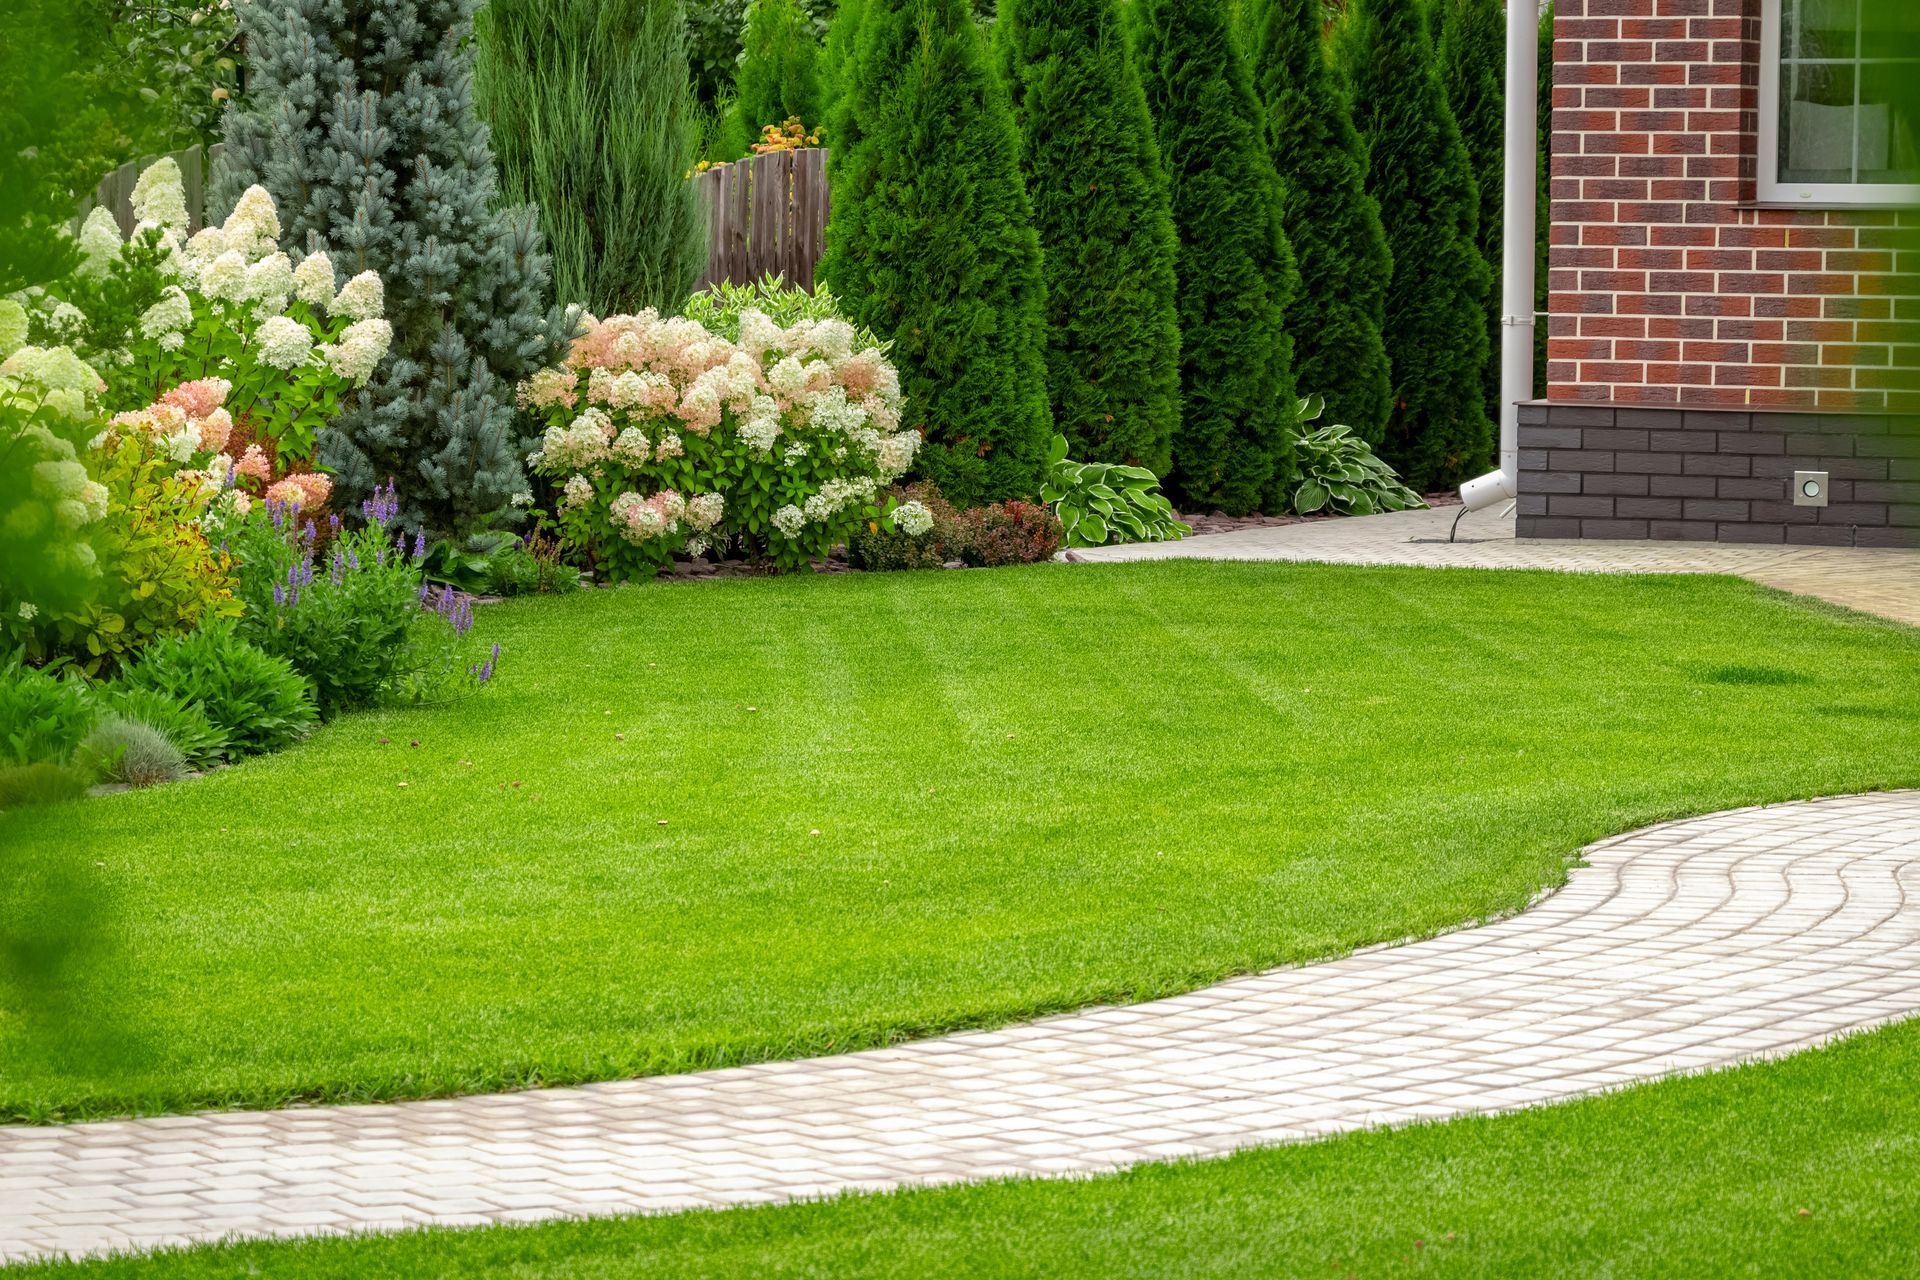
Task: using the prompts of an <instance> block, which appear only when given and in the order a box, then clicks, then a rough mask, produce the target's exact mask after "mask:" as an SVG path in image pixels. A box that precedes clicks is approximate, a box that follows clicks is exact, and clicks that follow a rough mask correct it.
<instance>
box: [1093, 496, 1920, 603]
mask: <svg viewBox="0 0 1920 1280" xmlns="http://www.w3.org/2000/svg"><path fill="white" fill-rule="evenodd" d="M1459 514H1460V508H1458V507H1435V508H1433V509H1431V510H1422V511H1396V512H1393V513H1391V514H1388V515H1378V516H1360V517H1356V518H1352V519H1346V520H1320V521H1315V522H1312V523H1308V524H1290V525H1278V526H1275V527H1271V528H1263V529H1242V530H1239V531H1238V532H1235V533H1214V534H1207V535H1204V536H1202V537H1197V538H1183V539H1182V540H1180V541H1179V542H1151V543H1142V544H1135V545H1132V546H1124V547H1091V548H1085V549H1082V550H1077V551H1071V552H1068V553H1066V557H1065V558H1067V559H1069V560H1073V561H1076V562H1112V561H1120V560H1194V559H1198V560H1287V561H1315V562H1319V563H1324V564H1383V565H1419V566H1427V567H1430V568H1462V569H1559V570H1567V571H1572V572H1582V573H1728V574H1738V575H1740V576H1742V577H1746V578H1751V579H1753V580H1754V581H1755V582H1759V583H1762V584H1764V585H1766V586H1770V587H1775V588H1778V589H1779V590H1781V591H1791V592H1794V593H1796V594H1799V595H1809V596H1815V597H1817V598H1819V599H1822V600H1825V601H1827V602H1828V603H1830V604H1837V605H1842V606H1844V607H1846V608H1849V609H1859V610H1862V611H1864V612H1867V613H1878V614H1881V615H1883V616H1885V617H1889V618H1893V619H1895V620H1897V621H1900V622H1905V623H1908V624H1909V625H1912V626H1920V550H1902V549H1897V548H1891V547H1884V548H1883V547H1873V548H1866V547H1861V548H1853V547H1789V546H1748V545H1742V544H1734V543H1719V542H1653V541H1644V542H1602V541H1596V540H1584V539H1583V540H1580V541H1561V540H1556V539H1547V538H1524V539H1522V538H1516V537H1514V533H1513V529H1514V520H1513V517H1512V516H1502V515H1500V514H1499V513H1498V509H1489V510H1486V511H1476V512H1474V513H1473V514H1471V515H1468V516H1465V517H1462V518H1460V524H1459V529H1458V540H1457V541H1454V542H1448V541H1447V536H1448V533H1449V530H1450V528H1451V526H1452V525H1453V522H1454V520H1455V518H1456V517H1458V516H1459Z"/></svg>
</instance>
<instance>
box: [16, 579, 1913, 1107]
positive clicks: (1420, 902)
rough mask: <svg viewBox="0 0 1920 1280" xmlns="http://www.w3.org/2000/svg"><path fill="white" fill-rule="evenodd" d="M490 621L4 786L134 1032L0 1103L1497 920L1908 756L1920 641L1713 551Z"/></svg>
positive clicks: (1037, 999) (786, 583)
mask: <svg viewBox="0 0 1920 1280" xmlns="http://www.w3.org/2000/svg"><path fill="white" fill-rule="evenodd" d="M481 625H482V627H483V628H484V629H485V630H486V632H487V633H489V634H490V635H492V636H493V637H494V638H497V639H499V640H500V641H501V642H502V643H503V644H504V645H505V646H506V654H505V657H504V658H503V663H502V674H501V677H500V679H499V680H498V681H497V682H496V686H495V687H494V688H493V689H492V690H491V691H490V692H489V693H488V694H487V695H486V696H484V697H480V698H477V699H474V700H472V701H469V702H466V703H463V704H461V705H459V706H457V707H454V708H451V709H433V710H422V711H413V712H404V713H381V714H373V715H364V716H357V717H352V718H348V719H344V720H342V721H340V722H338V723H336V724H333V725H331V726H329V727H328V728H327V729H325V730H324V731H322V732H321V733H319V734H317V735H316V736H315V737H314V738H312V739H311V740H309V741H308V742H306V743H305V744H303V745H301V746H300V747H298V748H296V749H294V750H292V751H289V752H286V753H283V754H281V755H277V756H273V757H269V758H264V759H260V760H257V761H253V762H250V763H248V764H245V765H243V766H241V767H239V768H235V769H231V770H228V771H225V772H222V773H220V774H217V775H215V776H213V777H210V778H207V779H205V780H202V781H198V782H193V783H188V784H182V785H178V786H172V787H167V788H163V789H159V790H156V791H152V792H147V793H143V794H127V795H120V796H114V797H110V798H104V799H96V800H91V801H87V802H84V803H81V804H77V805H69V806H63V807H59V808H49V809H41V810H29V811H23V812H20V813H16V814H10V815H6V816H0V848H5V849H6V850H7V856H8V857H9V858H12V859H15V860H17V861H16V865H21V866H24V867H25V868H26V869H28V870H31V869H32V867H33V865H34V864H35V863H37V862H44V861H50V860H52V859H54V858H55V857H56V856H57V855H59V854H61V853H69V854H77V855H78V857H79V860H80V871H81V873H82V874H83V875H84V876H85V877H89V878H90V881H91V883H92V884H94V885H96V886H98V887H99V888H101V889H102V890H104V893H105V900H104V902H103V904H102V907H101V910H100V913H99V919H100V921H101V922H102V923H103V925H104V926H105V934H104V936H105V938H106V942H105V944H104V945H103V948H102V950H101V951H100V952H99V953H98V954H97V955H96V956H95V957H94V963H93V964H91V965H90V966H88V967H86V968H84V969H82V970H80V971H79V976H78V978H77V979H76V981H78V982H80V983H81V984H82V987H83V989H82V990H81V991H80V997H81V999H82V1001H83V1003H81V1004H80V1005H78V1006H73V1007H72V1009H71V1014H72V1016H69V1017H66V1018H63V1019H62V1020H61V1021H60V1025H62V1026H64V1027H68V1028H93V1029H96V1030H97V1029H99V1028H103V1027H105V1028H112V1029H114V1030H115V1031H117V1032H118V1033H119V1034H120V1036H121V1046H122V1047H123V1048H124V1050H125V1053H124V1054H123V1055H122V1056H123V1057H124V1058H125V1060H126V1065H124V1066H123V1067H122V1068H121V1069H119V1070H115V1071H109V1070H107V1069H106V1068H104V1067H103V1066H101V1065H100V1064H99V1062H97V1061H96V1060H95V1059H92V1058H89V1057H86V1056H85V1055H82V1054H79V1053H73V1052H65V1050H68V1049H71V1048H72V1047H73V1045H74V1044H82V1043H83V1042H84V1041H85V1037H84V1036H81V1035H80V1034H79V1032H77V1031H76V1032H75V1033H74V1036H75V1039H74V1040H73V1042H72V1043H68V1044H58V1043H57V1044H53V1045H51V1046H50V1045H49V1044H47V1043H45V1042H44V1041H40V1040H28V1039H27V1038H25V1037H22V1036H21V1035H19V1034H17V1025H16V1024H15V1023H12V1022H0V1034H4V1033H5V1032H6V1031H7V1030H8V1029H9V1028H11V1029H12V1030H13V1031H14V1032H15V1033H14V1034H10V1035H6V1038H5V1042H4V1043H3V1044H0V1114H5V1115H11V1116H20V1117H26V1118H34V1119H47V1118H59V1117H67V1118H71V1117H75V1116H80V1115H100V1114H109V1113H118V1112H124V1111H126V1110H129V1109H141V1110H168V1109H182V1108H189V1107H198V1106H207V1105H231V1104H246V1105H272V1104H276V1103H284V1102H288V1101H292V1100H295V1099H319V1100H345V1099H365V1098H390V1097H402V1096H413V1095H421V1094H436V1093H448V1092H456V1091H472V1090H487V1089H499V1088H503V1087H508V1086H511V1085H516V1084H524V1083H528V1082H534V1081H548V1082H560V1081H573V1080H583V1079H593V1078H607V1077H617V1076H628V1075H635V1074H641V1073H649V1072H667V1071H685V1070H691V1069H695V1068H700V1067H708V1066H714V1065H718V1064H723V1063H735V1062H742V1061H751V1060H755V1059H764V1058H771V1057H787V1056H798V1055H805V1054H815V1053H822V1052H829V1051H835V1050H844V1049H850V1048H857V1047H861V1046H867V1045H873V1044H878V1043H883V1042H886V1041H890V1040H896V1039H900V1038H902V1037H907V1036H917V1035H925V1034H929V1033H932V1032H936V1031H941V1030H946V1029H950V1028H956V1027H965V1026H978V1025H982V1024H989V1023H997V1022H1004V1021H1007V1020H1010V1019H1018V1018H1024V1017H1028V1016H1031V1015H1033V1014H1036V1013H1039V1012H1042V1011H1046V1010H1053V1009H1060V1008H1064V1007H1068V1006H1073V1005H1081V1004H1086V1003H1089V1002H1093V1001H1104V1000H1132V999H1139V998H1143V997H1148V996H1154V995H1159V994H1163V993H1167V992H1172V991H1176V990H1180V989H1183V988H1191V987H1195V986H1199V985H1202V984H1204V983H1207V982H1209V981H1212V980H1214V979H1216V978H1219V977H1221V976H1223V975H1226V974H1230V973H1235V972H1240V971H1246V970H1252V969H1259V968H1263V967H1267V966H1271V965H1275V964H1280V963H1286V962H1292V961H1301V960H1308V959H1312V958H1316V957H1322V956H1326V955H1330V954H1333V953H1336V952H1340V951H1343V950H1345V949H1347V948H1350V947H1353V946H1356V945H1360V944H1364V943H1369V942H1375V941H1379V940H1382V939H1391V938H1397V937H1402V936H1406V935H1413V934H1422V933H1427V932H1431V931H1433V930H1437V929H1442V928H1446V927H1448V926H1451V925H1455V924H1458V923H1460V922H1462V921H1466V920H1471V919H1475V918H1478V917H1482V916H1486V915H1491V914H1496V913H1502V912H1508V911H1512V910H1514V909H1516V908H1518V907H1520V906H1521V905H1523V904H1524V903H1525V902H1526V901H1527V900H1528V898H1529V897H1530V896H1531V895H1533V894H1534V893H1536V892H1537V891H1538V890H1539V889H1540V888H1541V887H1543V886H1547V885H1552V884H1554V883H1556V882H1558V881H1559V880H1560V879H1561V878H1562V877H1563V876H1564V873H1565V867H1566V865H1567V858H1568V855H1569V854H1570V853H1571V852H1572V851H1574V850H1575V849H1577V848H1579V847H1580V846H1581V845H1583V844H1585V843H1587V842H1589V841H1591V840H1594V839H1596V838H1599V837H1601V836H1605V835H1609V834H1611V833H1614V832H1617V831H1622V830H1626V829H1629V828H1633V827H1638V826H1641V825H1644V824H1646V823H1649V822H1653V821H1657V820H1660V819H1664V818H1670V817H1674V816H1677V815H1682V814H1690V813H1701V812H1709V811H1712V810H1717V809H1724V808H1728V807H1732V806H1736V805H1742V804H1749V803H1753V802H1757V801H1770V800H1786V799H1793V798H1798V797H1804V796H1809V795H1816V794H1822V793H1833V792H1846V791H1857V790H1865V789H1873V788H1884V787H1895V786H1915V785H1920V678H1916V677H1917V675H1920V632H1915V631H1912V630H1909V629H1904V628H1900V627H1897V626H1895V625H1893V624H1889V623H1882V622H1879V621H1876V620H1872V619H1867V618H1864V617H1860V616H1856V615H1848V614H1843V613H1841V612H1839V611H1836V610H1833V609H1829V608H1826V607H1823V606H1818V605H1814V604H1810V603H1807V602H1804V601H1800V600H1794V599H1790V598H1788V597H1784V596H1780V595H1777V594H1774V593H1771V592H1768V591H1765V590H1762V589H1760V588H1757V587H1754V586H1752V585H1750V584H1747V583H1745V582H1741V581H1736V580H1727V579H1710V578H1679V577H1644V578H1606V577H1594V576H1561V575H1551V574H1522V573H1472V572H1458V571H1447V572H1437V571H1427V570H1380V569H1354V568H1332V567H1311V566H1279V565H1239V566H1235V565H1219V564H1195V563H1166V564H1154V565H1123V566H1098V567H1096V566H1081V567H1066V566H1037V567H1034V568H1030V569H1019V570H996V571H993V572H977V573H957V574H956V573H944V574H942V573H934V574H896V575H866V576H848V577H838V576H836V577H823V578H811V577H796V578H787V579H780V580H736V581H726V582H715V583H702V584H682V585H653V586H647V587H636V588H631V589H626V590H621V591H617V592H593V593H588V594H585V595H581V596H576V597H572V598H565V599H542V600H532V601H526V602H520V603H512V604H507V605H502V606H499V607H497V608H490V609H488V610H486V611H485V612H484V613H483V615H482V622H481ZM416 740H417V743H418V745H413V743H414V742H415V741H416ZM403 784H404V785H403ZM662 824H664V825H662ZM816 832H817V834H815V833H816ZM33 883H35V880H34V878H33V877H32V876H25V877H23V876H20V875H13V876H9V877H7V878H6V887H4V888H0V924H7V923H16V924H17V923H18V921H17V919H16V920H14V921H11V922H9V921H7V920H5V919H4V917H6V916H8V915H11V916H14V917H18V916H19V915H20V914H21V913H23V912H26V911H31V910H37V909H38V908H37V907H36V906H35V903H34V899H33V898H32V895H31V894H26V893H23V891H22V890H20V889H19V888H18V887H17V886H18V885H20V884H28V885H31V884H33Z"/></svg>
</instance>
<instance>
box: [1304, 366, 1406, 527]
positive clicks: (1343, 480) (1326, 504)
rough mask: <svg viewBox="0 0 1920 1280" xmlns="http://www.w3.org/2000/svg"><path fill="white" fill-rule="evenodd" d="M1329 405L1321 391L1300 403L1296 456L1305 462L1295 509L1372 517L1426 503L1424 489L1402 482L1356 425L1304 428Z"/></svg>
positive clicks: (1338, 424) (1312, 512) (1335, 424)
mask: <svg viewBox="0 0 1920 1280" xmlns="http://www.w3.org/2000/svg"><path fill="white" fill-rule="evenodd" d="M1325 408H1326V402H1325V401H1324V400H1323V399H1322V398H1321V397H1320V396H1317V395H1314V396H1309V397H1308V398H1306V399H1305V400H1302V401H1301V402H1300V405H1299V411H1298V412H1299V421H1300V423H1301V426H1302V431H1301V433H1300V435H1299V437H1298V438H1297V439H1296V440H1295V441H1294V446H1293V456H1294V458H1295V460H1296V461H1298V463H1299V464H1300V483H1299V484H1297V485H1296V486H1294V490H1293V509H1294V510H1295V511H1297V512H1298V513H1299V514H1301V515H1303V516H1310V515H1313V514H1314V513H1315V512H1318V511H1332V512H1335V513H1336V514H1339V515H1343V516H1370V515H1373V514H1375V513H1376V512H1381V511H1405V510H1407V509H1408V508H1410V507H1424V506H1426V505H1427V504H1426V501H1425V500H1424V499H1423V498H1421V496H1420V495H1419V494H1417V493H1415V492H1414V491H1413V490H1411V489H1409V488H1407V486H1406V485H1404V484H1402V483H1400V477H1399V475H1398V474H1397V473H1396V472H1395V471H1394V469H1393V468H1392V467H1390V466H1388V465H1387V464H1386V463H1384V462H1382V461H1381V460H1380V459H1379V458H1377V457H1375V456H1374V453H1373V450H1372V449H1371V448H1369V447H1368V445H1367V442H1366V441H1365V440H1362V439H1361V438H1360V437H1359V436H1358V435H1356V434H1354V431H1353V428H1351V427H1348V426H1344V425H1342V424H1341V423H1337V422H1334V423H1329V424H1327V425H1326V426H1324V427H1314V428H1312V429H1311V430H1307V429H1305V428H1306V426H1307V424H1309V423H1311V422H1313V421H1314V419H1316V418H1318V417H1319V416H1320V414H1321V412H1322V411H1323V410H1324V409H1325Z"/></svg>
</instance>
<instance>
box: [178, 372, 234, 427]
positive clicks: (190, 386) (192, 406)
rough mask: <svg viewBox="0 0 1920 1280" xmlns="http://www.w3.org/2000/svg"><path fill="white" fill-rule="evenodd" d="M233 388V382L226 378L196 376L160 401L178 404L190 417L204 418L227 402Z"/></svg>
mask: <svg viewBox="0 0 1920 1280" xmlns="http://www.w3.org/2000/svg"><path fill="white" fill-rule="evenodd" d="M232 390H233V384H232V383H231V382H228V381H227V380H226V379H225V378H195V379H194V380H193V381H192V382H183V383H181V384H180V385H179V386H177V387H175V388H173V389H172V390H171V391H168V392H167V393H166V394H165V395H163V396H161V397H160V401H161V403H163V404H170V405H175V406H178V407H179V408H180V409H181V410H182V411H183V412H184V413H185V414H186V415H187V416H188V417H189V418H204V417H206V416H207V415H208V414H210V413H212V412H213V411H214V410H215V409H218V408H219V407H220V406H221V405H222V404H225V403H226V399H227V393H228V392H229V391H232Z"/></svg>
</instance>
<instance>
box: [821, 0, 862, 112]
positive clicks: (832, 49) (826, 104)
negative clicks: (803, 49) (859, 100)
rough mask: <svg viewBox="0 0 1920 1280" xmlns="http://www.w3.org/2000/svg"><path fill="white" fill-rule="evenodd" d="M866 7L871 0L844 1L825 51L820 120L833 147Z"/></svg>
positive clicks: (831, 28) (822, 63)
mask: <svg viewBox="0 0 1920 1280" xmlns="http://www.w3.org/2000/svg"><path fill="white" fill-rule="evenodd" d="M866 8H867V0H840V7H839V8H838V9H837V10H835V11H834V15H833V25H831V26H829V27H828V28H827V38H826V41H825V42H824V46H823V48H822V50H821V54H820V110H821V116H820V119H821V123H823V124H825V125H826V126H827V145H828V146H829V147H831V146H832V145H833V127H834V124H833V122H834V117H835V116H836V115H838V114H839V110H840V100H841V98H842V97H843V96H844V95H845V90H846V84H847V77H848V75H850V74H851V73H852V70H853V50H854V48H855V46H856V45H858V44H859V43H860V17H861V15H862V14H863V13H865V12H866Z"/></svg>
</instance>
